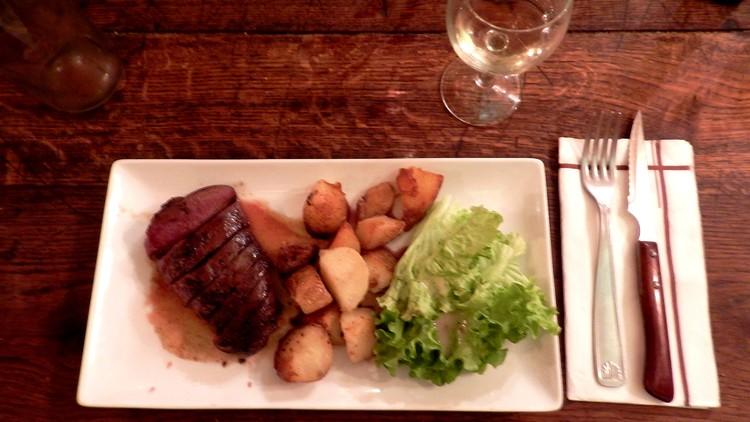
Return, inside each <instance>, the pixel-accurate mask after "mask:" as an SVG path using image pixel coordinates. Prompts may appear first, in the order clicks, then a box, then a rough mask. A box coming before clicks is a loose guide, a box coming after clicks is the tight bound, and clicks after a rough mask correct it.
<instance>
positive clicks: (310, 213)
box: [302, 180, 349, 235]
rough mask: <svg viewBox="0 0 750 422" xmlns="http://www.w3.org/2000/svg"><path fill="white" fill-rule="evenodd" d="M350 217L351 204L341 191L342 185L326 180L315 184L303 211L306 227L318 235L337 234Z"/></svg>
mask: <svg viewBox="0 0 750 422" xmlns="http://www.w3.org/2000/svg"><path fill="white" fill-rule="evenodd" d="M348 215H349V204H348V203H347V202H346V197H345V196H344V192H343V191H342V190H341V183H328V182H326V181H325V180H318V181H317V182H316V183H315V186H313V189H312V192H310V195H308V196H307V200H306V201H305V207H304V208H303V209H302V219H303V220H304V221H305V227H307V230H309V231H310V233H313V234H316V235H329V234H333V233H336V230H338V229H339V227H341V224H342V223H343V222H344V221H346V217H347V216H348Z"/></svg>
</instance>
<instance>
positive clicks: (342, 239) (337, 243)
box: [330, 222, 360, 252]
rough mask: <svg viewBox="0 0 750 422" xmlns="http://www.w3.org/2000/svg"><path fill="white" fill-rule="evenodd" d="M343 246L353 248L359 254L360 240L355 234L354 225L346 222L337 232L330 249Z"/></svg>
mask: <svg viewBox="0 0 750 422" xmlns="http://www.w3.org/2000/svg"><path fill="white" fill-rule="evenodd" d="M342 246H346V247H347V248H352V249H354V250H355V251H357V252H359V251H360V246H359V239H357V235H356V234H354V229H353V228H352V225H351V224H349V223H348V222H345V223H344V224H342V225H341V227H339V231H337V232H336V237H334V238H333V242H331V246H330V248H331V249H333V248H338V247H342Z"/></svg>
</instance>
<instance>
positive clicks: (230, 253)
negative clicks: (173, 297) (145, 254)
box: [172, 230, 254, 305]
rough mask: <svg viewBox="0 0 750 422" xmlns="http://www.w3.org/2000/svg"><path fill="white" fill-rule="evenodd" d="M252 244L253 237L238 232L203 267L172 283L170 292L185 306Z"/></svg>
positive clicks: (243, 232) (241, 231)
mask: <svg viewBox="0 0 750 422" xmlns="http://www.w3.org/2000/svg"><path fill="white" fill-rule="evenodd" d="M252 242H254V239H253V236H252V235H251V234H250V233H248V232H247V231H246V230H240V231H239V232H237V233H236V234H235V235H234V236H233V237H232V238H231V239H229V240H228V241H227V242H226V243H225V244H224V245H223V246H222V247H221V248H219V249H218V250H217V251H216V252H215V253H214V254H213V255H212V256H211V257H210V258H208V260H207V261H206V262H205V263H204V264H203V265H201V266H199V267H198V268H196V269H195V270H193V271H191V272H189V273H187V274H185V275H184V276H182V277H180V278H179V279H178V280H177V281H175V282H174V283H172V290H173V291H174V292H175V294H177V296H179V298H180V299H181V300H182V303H183V304H185V305H187V304H188V303H189V302H190V301H191V300H192V299H193V298H194V297H196V296H198V295H199V294H200V293H201V292H203V290H205V289H206V287H208V286H209V285H211V284H212V283H213V282H214V281H215V280H216V279H217V278H218V277H219V276H221V275H222V274H224V273H226V272H227V271H229V270H230V267H229V264H230V263H231V262H232V261H233V260H234V258H235V257H237V255H239V254H240V252H242V250H243V249H244V248H245V247H247V246H248V245H249V244H250V243H252Z"/></svg>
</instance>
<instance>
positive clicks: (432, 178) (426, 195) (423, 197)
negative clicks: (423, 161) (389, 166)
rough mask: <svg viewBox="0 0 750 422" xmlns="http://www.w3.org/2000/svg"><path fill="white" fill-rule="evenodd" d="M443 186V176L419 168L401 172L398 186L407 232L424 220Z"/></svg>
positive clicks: (401, 170) (397, 182)
mask: <svg viewBox="0 0 750 422" xmlns="http://www.w3.org/2000/svg"><path fill="white" fill-rule="evenodd" d="M442 184H443V176H442V175H440V174H436V173H431V172H429V171H425V170H422V169H420V168H417V167H409V168H406V169H400V170H399V172H398V176H397V177H396V186H398V191H399V193H400V199H401V204H402V207H403V220H404V222H405V223H406V230H409V229H411V228H412V227H414V225H415V224H417V223H418V222H419V221H420V220H422V217H424V215H425V213H426V212H427V210H428V209H430V206H432V203H433V202H435V198H437V195H438V192H440V187H441V186H442Z"/></svg>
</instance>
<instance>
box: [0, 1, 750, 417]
mask: <svg viewBox="0 0 750 422" xmlns="http://www.w3.org/2000/svg"><path fill="white" fill-rule="evenodd" d="M266 3H267V4H263V6H258V5H259V4H260V3H259V2H250V1H245V2H241V1H237V2H229V1H227V2H219V1H213V0H205V1H200V2H198V1H184V2H175V1H159V2H147V1H145V0H144V1H136V0H117V1H115V0H112V1H103V2H93V1H92V2H90V4H89V5H88V7H87V13H88V14H89V15H90V16H92V18H93V19H94V21H96V22H97V23H98V24H99V25H100V26H103V27H105V28H106V29H108V30H117V31H123V32H124V33H121V34H116V35H114V37H113V38H114V39H113V41H114V45H115V49H116V51H117V52H118V54H120V56H121V57H123V58H124V59H125V61H126V63H127V70H126V80H125V83H124V86H123V88H122V90H120V91H119V92H118V93H117V94H116V95H115V97H114V98H113V99H112V100H111V101H110V102H109V103H107V104H106V105H105V106H103V107H102V108H100V109H98V110H95V111H93V112H89V113H85V114H82V115H65V114H62V113H58V112H54V111H50V110H49V109H47V108H46V107H44V106H40V105H38V104H37V102H36V101H35V100H34V99H33V98H31V97H29V96H26V95H24V94H22V93H21V92H19V91H18V90H17V89H16V88H14V87H13V86H12V85H10V84H9V83H8V82H7V81H5V80H3V79H0V181H1V183H0V304H2V308H1V309H0V345H2V347H0V380H2V382H0V397H2V398H0V419H2V420H75V421H78V420H108V419H122V420H129V419H132V420H159V421H161V420H185V419H192V418H195V419H199V420H235V419H243V420H254V421H266V420H268V421H271V420H290V421H311V420H321V419H323V420H340V421H351V420H383V421H396V420H425V421H437V420H452V421H468V420H475V419H476V418H482V419H487V420H549V421H556V420H571V421H572V420H595V419H597V420H628V421H629V420H643V419H650V420H664V421H667V420H675V419H678V420H704V419H712V420H717V421H718V420H720V421H728V420H736V421H740V420H746V418H747V414H749V413H750V403H748V400H747V397H750V369H748V366H747V365H746V363H745V362H746V354H747V350H750V331H748V327H750V288H748V285H747V280H748V279H750V265H748V262H750V248H748V239H750V218H749V217H748V214H747V210H748V209H750V188H749V187H748V186H750V164H748V163H750V117H748V116H750V73H749V72H748V69H750V32H745V31H741V30H734V29H732V28H742V27H743V25H745V26H747V25H748V24H750V13H749V11H748V10H749V9H748V2H744V3H741V4H739V5H735V6H731V5H730V6H727V5H717V4H714V3H711V2H708V1H699V0H686V1H677V0H663V1H653V2H649V1H641V0H638V1H636V0H631V1H630V2H616V1H602V2H597V4H603V6H601V7H595V5H594V3H593V2H585V1H579V2H577V3H576V7H577V9H576V15H575V18H574V22H573V27H574V28H577V29H579V30H582V32H575V33H571V34H569V35H568V36H567V38H566V40H565V41H564V43H563V45H562V46H561V47H560V49H559V50H558V51H557V52H556V53H555V54H554V55H553V56H552V57H551V58H550V59H548V60H547V61H546V62H545V63H543V64H542V66H541V67H540V68H538V69H536V70H534V71H531V72H529V73H528V74H527V75H526V77H525V80H526V84H525V88H524V95H525V97H524V102H523V104H522V105H521V108H520V109H519V110H518V112H517V113H516V114H514V115H513V116H512V118H511V119H509V120H508V121H505V122H503V123H502V124H500V125H499V126H498V127H496V128H485V129H479V128H473V127H468V126H465V125H463V124H461V123H459V122H458V121H456V120H455V119H453V118H452V117H450V115H448V114H447V113H446V112H445V111H444V109H443V106H442V103H441V101H440V98H439V93H438V83H439V77H440V72H441V70H442V68H443V67H444V66H445V65H446V64H447V63H449V62H450V61H451V60H453V57H454V55H453V53H452V51H451V48H450V46H449V44H448V41H447V39H446V38H445V35H444V34H442V33H439V32H440V31H442V28H441V25H442V24H441V21H442V13H443V12H442V10H441V7H442V3H443V2H442V1H438V2H435V3H429V2H425V1H422V2H418V1H407V0H398V1H396V0H391V1H387V2H382V3H381V2H366V1H358V0H356V1H350V2H343V1H337V0H327V1H322V2H312V1H292V0H284V1H278V2H266ZM435 4H439V5H441V6H440V7H438V6H435ZM607 4H609V5H610V6H609V7H608V6H606V5H607ZM383 5H386V6H387V13H386V12H385V11H384V9H383ZM624 5H627V7H628V8H629V9H628V10H638V11H640V12H639V13H641V15H635V14H632V13H625V11H624V9H623V7H624ZM376 6H377V7H376ZM665 7H666V8H667V10H674V12H672V13H667V12H664V10H665V9H664V8H665ZM679 10H682V12H679V13H678V12H677V11H679ZM618 13H619V14H618ZM623 15H627V16H628V18H627V19H625V20H622V16H623ZM632 16H648V17H649V19H641V20H640V21H639V19H640V18H637V17H632ZM631 17H632V18H631ZM668 17H669V18H668ZM672 18H673V19H676V21H672V20H670V19H672ZM617 19H620V20H617ZM729 20H731V21H732V22H734V24H731V25H729V26H731V27H732V28H728V29H732V30H725V31H719V30H720V29H722V28H723V27H726V25H727V24H726V22H727V21H729ZM676 22H682V24H681V25H682V26H681V27H680V26H677V24H676ZM735 24H736V25H735ZM732 25H735V26H732ZM645 29H664V30H673V31H672V32H652V31H643V30H645ZM600 30H606V31H600ZM609 30H616V31H609ZM700 30H711V31H710V32H705V31H700ZM244 31H248V32H250V33H249V34H245V33H243V32H244ZM252 32H269V33H268V34H257V33H256V34H253V33H252ZM295 32H321V33H310V34H307V33H304V34H299V33H295ZM325 32H335V33H329V34H326V33H325ZM350 32H351V33H350ZM359 32H362V33H359ZM421 32H424V33H421ZM603 107H606V108H611V109H616V110H620V111H623V112H626V113H628V114H630V113H632V112H634V111H635V110H637V109H641V110H643V112H644V117H645V130H646V134H647V136H648V137H650V138H684V139H688V140H690V141H692V143H693V145H694V147H695V152H696V168H697V176H698V186H699V191H700V192H699V193H700V200H701V204H702V213H703V232H704V239H705V248H706V264H707V269H708V277H709V284H710V292H709V295H710V302H711V303H710V305H711V318H712V321H711V322H712V327H713V335H714V344H715V349H716V357H717V363H718V368H719V374H720V384H721V392H722V396H721V398H722V407H721V408H719V409H714V410H708V411H704V410H685V409H665V408H656V407H645V406H626V405H614V404H595V403H580V402H566V403H565V406H564V408H563V409H562V410H561V411H559V412H554V413H547V414H480V415H477V414H460V413H431V412H416V413H396V412H393V413H392V412H367V413H356V412H302V411H283V412H272V411H200V412H192V411H146V410H124V409H117V410H113V409H85V408H82V407H79V406H78V405H77V404H76V402H75V391H76V385H77V381H78V371H79V367H80V359H81V350H82V345H83V337H84V334H85V324H86V318H87V312H88V302H89V298H90V293H91V282H92V279H93V272H94V265H95V258H96V252H97V245H98V236H99V229H100V225H101V216H102V209H103V205H104V196H105V191H106V185H107V177H108V171H109V167H110V165H111V163H112V162H113V161H114V160H116V159H120V158H302V157H305V158H345V157H535V158H539V159H541V160H542V161H544V163H545V165H546V167H547V170H548V177H547V182H548V186H549V188H548V189H549V198H550V208H551V210H550V211H551V220H552V221H551V224H552V232H553V246H554V248H555V251H556V253H555V257H554V259H555V273H556V274H557V280H556V282H557V286H558V291H559V287H560V275H561V271H560V254H559V244H560V242H559V212H558V210H559V207H558V199H557V198H558V190H557V167H556V162H557V137H558V136H562V135H566V136H580V135H583V134H584V133H585V132H586V129H587V124H588V123H589V122H590V117H591V116H592V114H593V113H594V112H595V111H596V110H599V109H601V108H603ZM624 132H625V130H624V129H623V133H624Z"/></svg>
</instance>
